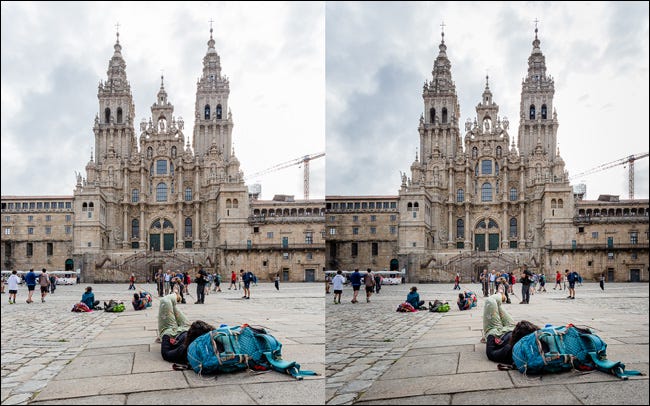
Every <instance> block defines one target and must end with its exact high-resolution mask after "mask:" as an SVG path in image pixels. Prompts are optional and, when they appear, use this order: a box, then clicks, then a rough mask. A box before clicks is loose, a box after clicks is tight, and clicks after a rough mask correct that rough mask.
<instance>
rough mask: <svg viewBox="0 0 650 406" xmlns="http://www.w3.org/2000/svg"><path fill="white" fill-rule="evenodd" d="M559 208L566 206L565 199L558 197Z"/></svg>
mask: <svg viewBox="0 0 650 406" xmlns="http://www.w3.org/2000/svg"><path fill="white" fill-rule="evenodd" d="M557 208H558V209H562V208H564V200H562V199H557Z"/></svg>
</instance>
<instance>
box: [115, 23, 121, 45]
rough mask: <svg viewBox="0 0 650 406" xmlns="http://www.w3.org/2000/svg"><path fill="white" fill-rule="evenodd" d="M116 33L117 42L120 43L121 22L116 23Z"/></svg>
mask: <svg viewBox="0 0 650 406" xmlns="http://www.w3.org/2000/svg"><path fill="white" fill-rule="evenodd" d="M115 35H116V36H117V43H118V44H119V43H120V23H119V22H118V23H116V24H115Z"/></svg>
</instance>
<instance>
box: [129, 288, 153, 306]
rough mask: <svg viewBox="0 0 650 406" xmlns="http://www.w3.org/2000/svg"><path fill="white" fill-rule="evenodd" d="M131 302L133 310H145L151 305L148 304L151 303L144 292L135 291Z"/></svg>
mask: <svg viewBox="0 0 650 406" xmlns="http://www.w3.org/2000/svg"><path fill="white" fill-rule="evenodd" d="M145 293H146V292H145ZM131 303H132V304H133V310H144V309H146V308H147V307H149V306H147V305H148V304H149V299H148V298H147V296H146V295H142V292H140V293H134V294H133V300H132V301H131Z"/></svg>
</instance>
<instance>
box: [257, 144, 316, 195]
mask: <svg viewBox="0 0 650 406" xmlns="http://www.w3.org/2000/svg"><path fill="white" fill-rule="evenodd" d="M323 156H325V153H324V152H318V153H316V154H311V155H305V156H302V157H300V158H296V159H292V160H291V161H287V162H283V163H280V164H277V165H274V166H271V167H270V168H266V169H264V170H262V171H259V172H256V173H253V174H250V175H247V176H245V177H244V179H252V178H256V177H258V176H262V175H266V174H267V173H270V172H275V171H279V170H280V169H284V168H288V167H290V166H294V165H303V168H304V169H303V186H304V195H305V200H309V161H312V160H314V159H316V158H320V157H323Z"/></svg>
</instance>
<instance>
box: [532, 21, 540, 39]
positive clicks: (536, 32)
mask: <svg viewBox="0 0 650 406" xmlns="http://www.w3.org/2000/svg"><path fill="white" fill-rule="evenodd" d="M533 22H534V23H535V39H537V23H539V20H538V19H537V18H535V20H534V21H533Z"/></svg>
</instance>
